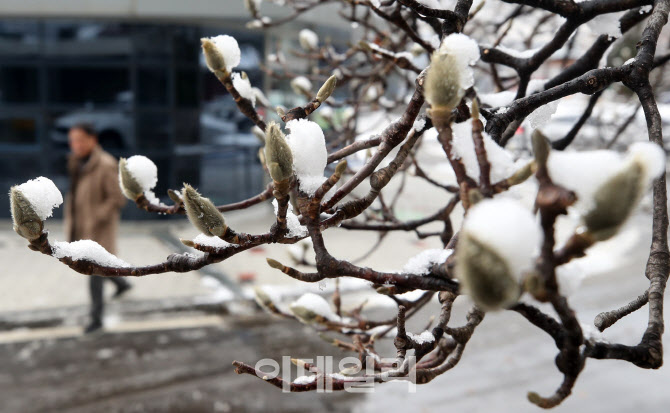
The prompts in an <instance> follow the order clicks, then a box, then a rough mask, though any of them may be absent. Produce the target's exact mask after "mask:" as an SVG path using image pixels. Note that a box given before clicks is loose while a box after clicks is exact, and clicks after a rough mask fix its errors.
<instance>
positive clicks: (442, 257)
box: [402, 249, 454, 274]
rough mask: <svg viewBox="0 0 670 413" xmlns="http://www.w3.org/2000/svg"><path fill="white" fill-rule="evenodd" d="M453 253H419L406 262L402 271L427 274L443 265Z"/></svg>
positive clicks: (440, 250)
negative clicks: (434, 267) (436, 266)
mask: <svg viewBox="0 0 670 413" xmlns="http://www.w3.org/2000/svg"><path fill="white" fill-rule="evenodd" d="M453 252H454V250H445V249H430V250H425V251H421V252H420V253H419V254H418V255H415V256H414V257H412V258H410V259H409V260H408V261H407V264H405V266H404V267H403V268H402V271H403V272H405V273H409V274H428V273H429V272H430V269H431V268H432V267H433V266H435V265H439V264H443V263H444V262H445V261H446V260H447V258H449V256H450V255H451V254H452V253H453Z"/></svg>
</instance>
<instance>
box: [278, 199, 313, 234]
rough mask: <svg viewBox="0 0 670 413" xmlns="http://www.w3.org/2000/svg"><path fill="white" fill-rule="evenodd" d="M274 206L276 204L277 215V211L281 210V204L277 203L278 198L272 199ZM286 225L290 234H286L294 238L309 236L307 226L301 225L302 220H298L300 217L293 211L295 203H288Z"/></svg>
mask: <svg viewBox="0 0 670 413" xmlns="http://www.w3.org/2000/svg"><path fill="white" fill-rule="evenodd" d="M272 206H274V208H275V215H277V212H278V211H279V204H278V203H277V199H274V200H273V201H272ZM286 227H287V228H288V234H286V236H287V237H291V238H293V237H306V236H307V227H306V226H304V225H300V220H298V217H297V216H296V215H295V214H294V213H293V205H291V203H290V202H289V204H288V210H287V211H286Z"/></svg>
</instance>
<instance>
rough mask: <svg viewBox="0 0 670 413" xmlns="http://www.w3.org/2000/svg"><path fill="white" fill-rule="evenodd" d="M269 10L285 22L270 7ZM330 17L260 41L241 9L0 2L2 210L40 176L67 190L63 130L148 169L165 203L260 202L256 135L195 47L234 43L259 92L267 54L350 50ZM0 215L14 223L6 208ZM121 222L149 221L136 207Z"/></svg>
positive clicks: (139, 1) (161, 1) (236, 1)
mask: <svg viewBox="0 0 670 413" xmlns="http://www.w3.org/2000/svg"><path fill="white" fill-rule="evenodd" d="M262 10H263V14H264V15H266V16H269V17H270V18H278V17H280V16H282V15H285V14H286V11H285V10H282V9H280V8H277V7H274V6H273V5H271V4H264V5H263V9H262ZM331 14H332V13H327V12H324V9H323V8H321V9H320V10H319V12H317V13H311V14H310V13H308V14H306V15H304V16H302V17H301V18H300V19H299V20H298V21H297V22H296V23H292V24H290V25H287V26H283V27H281V28H278V29H273V30H271V31H269V32H263V31H259V30H250V29H247V28H246V27H245V24H246V23H247V22H248V21H249V20H250V17H249V15H248V13H247V11H246V10H245V9H244V7H243V2H242V0H216V1H212V0H210V1H205V0H189V1H182V0H179V1H178V0H133V1H130V0H98V1H83V0H67V1H50V0H40V1H37V0H36V1H31V0H0V16H1V17H0V183H1V185H2V188H4V189H3V190H2V191H0V193H2V197H3V201H2V203H3V204H4V205H5V206H8V201H7V195H6V194H7V192H8V190H9V187H10V186H11V185H12V184H15V183H20V182H23V181H25V180H27V179H30V178H34V177H37V176H41V175H43V176H48V177H50V178H51V179H53V180H54V182H56V184H57V185H58V187H59V188H60V189H61V190H62V191H65V190H66V189H67V176H66V171H65V157H66V155H67V152H68V149H67V130H68V128H69V126H71V125H72V124H75V123H78V122H89V123H92V124H93V125H94V126H95V127H96V128H97V130H98V132H99V138H100V141H101V144H102V146H103V147H104V148H105V149H107V150H109V151H110V152H112V153H113V154H114V155H115V156H117V157H118V156H130V155H133V154H142V155H146V156H148V157H150V158H151V159H152V160H153V161H154V162H155V163H156V164H157V165H158V170H159V183H158V188H157V190H156V191H155V192H156V193H157V194H158V195H159V196H162V195H164V194H165V191H166V190H167V188H178V187H180V186H181V183H182V182H190V183H192V184H194V185H195V186H197V187H199V188H200V189H201V190H202V191H203V192H205V193H206V194H207V195H208V196H211V197H212V198H213V199H214V200H215V201H216V202H221V203H222V202H233V201H236V200H241V199H243V198H246V197H248V196H251V195H253V194H255V193H257V192H259V191H260V190H261V189H262V187H263V176H262V169H261V167H260V165H259V162H258V159H257V149H258V146H259V142H258V141H257V140H256V138H254V137H253V136H252V135H251V134H250V133H249V130H250V128H251V126H252V124H251V123H250V122H249V121H248V120H247V119H246V118H245V117H244V116H243V115H241V114H239V112H238V111H237V110H236V107H235V104H234V102H233V101H232V99H230V97H229V96H227V92H226V90H225V88H224V87H223V86H222V85H220V84H219V82H218V81H217V79H216V78H215V77H214V76H213V75H212V74H211V73H210V72H209V71H208V70H207V69H206V67H205V65H204V62H203V59H202V57H201V53H200V40H199V39H200V38H201V37H205V36H212V35H217V34H222V33H226V34H230V35H233V36H235V37H236V38H237V40H238V42H239V44H240V48H241V50H242V62H241V64H240V66H239V67H238V68H237V69H238V70H244V71H245V72H246V73H247V74H248V75H249V77H250V79H251V82H252V84H253V85H256V86H261V87H262V86H263V85H264V84H266V83H267V79H265V76H264V74H263V72H262V71H261V69H260V67H259V64H260V63H261V62H262V60H263V56H264V55H265V49H266V47H268V45H269V44H274V42H287V41H290V42H295V43H296V44H297V33H298V31H299V30H300V29H302V28H304V27H312V28H314V27H315V26H318V31H320V32H325V33H331V34H335V35H337V36H339V38H340V39H342V40H343V41H346V40H347V38H348V35H347V34H346V33H347V32H346V30H345V29H346V28H345V27H337V26H335V24H337V20H338V19H332V18H330V19H329V18H328V16H329V15H331ZM328 20H331V21H332V20H335V21H334V22H329V21H328ZM276 95H277V94H273V96H276ZM276 103H278V102H273V104H276ZM59 213H60V212H59ZM0 214H3V215H2V216H5V217H6V216H8V214H9V209H8V207H6V208H0ZM125 215H126V216H127V217H144V218H146V217H147V214H143V213H141V211H137V210H136V208H134V207H132V206H131V207H129V208H126V211H125Z"/></svg>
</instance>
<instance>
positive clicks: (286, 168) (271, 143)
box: [265, 122, 293, 182]
mask: <svg viewBox="0 0 670 413" xmlns="http://www.w3.org/2000/svg"><path fill="white" fill-rule="evenodd" d="M265 162H267V166H268V171H269V172H270V176H271V177H272V180H273V181H275V182H281V181H284V180H287V179H289V178H290V177H291V175H293V153H292V152H291V148H290V147H289V146H288V143H287V142H286V139H285V138H284V134H283V133H282V131H281V129H280V128H279V125H278V124H277V123H275V122H270V123H269V124H268V126H267V129H266V134H265Z"/></svg>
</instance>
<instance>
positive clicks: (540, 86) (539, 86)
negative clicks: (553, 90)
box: [526, 79, 547, 96]
mask: <svg viewBox="0 0 670 413" xmlns="http://www.w3.org/2000/svg"><path fill="white" fill-rule="evenodd" d="M545 83H547V79H530V81H529V82H528V87H526V96H528V95H532V94H533V93H537V92H541V91H543V90H544V84H545Z"/></svg>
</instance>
